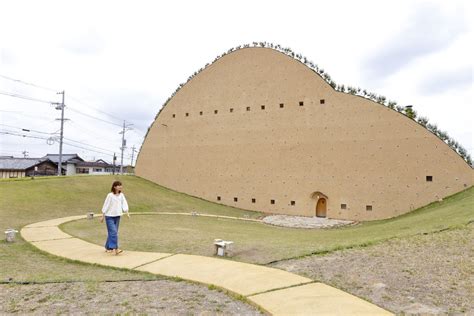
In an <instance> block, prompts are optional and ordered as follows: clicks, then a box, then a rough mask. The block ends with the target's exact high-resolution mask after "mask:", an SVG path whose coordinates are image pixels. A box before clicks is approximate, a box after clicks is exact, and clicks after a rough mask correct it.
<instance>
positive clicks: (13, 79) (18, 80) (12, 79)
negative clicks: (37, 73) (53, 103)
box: [0, 74, 58, 92]
mask: <svg viewBox="0 0 474 316" xmlns="http://www.w3.org/2000/svg"><path fill="white" fill-rule="evenodd" d="M0 77H1V78H3V79H7V80H11V81H14V82H17V83H22V84H25V85H28V86H32V87H36V88H39V89H43V90H47V91H51V92H57V91H58V90H54V89H51V88H47V87H44V86H40V85H37V84H34V83H31V82H26V81H23V80H20V79H15V78H11V77H8V76H5V75H1V74H0Z"/></svg>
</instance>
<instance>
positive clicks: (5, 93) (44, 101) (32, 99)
mask: <svg viewBox="0 0 474 316" xmlns="http://www.w3.org/2000/svg"><path fill="white" fill-rule="evenodd" d="M0 94H3V95H6V96H9V97H14V98H19V99H24V100H29V101H35V102H42V103H47V104H53V103H54V102H52V101H46V100H42V99H37V98H32V97H29V96H25V95H21V94H16V93H11V92H8V91H0Z"/></svg>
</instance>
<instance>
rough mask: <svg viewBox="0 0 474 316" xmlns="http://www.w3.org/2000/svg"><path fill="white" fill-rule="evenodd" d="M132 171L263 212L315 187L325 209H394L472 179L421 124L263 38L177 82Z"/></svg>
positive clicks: (369, 213)
mask: <svg viewBox="0 0 474 316" xmlns="http://www.w3.org/2000/svg"><path fill="white" fill-rule="evenodd" d="M323 100H324V101H323ZM300 102H302V105H300ZM280 104H283V108H282V107H281V106H280ZM262 106H264V109H262ZM247 107H250V110H247ZM231 109H232V110H231ZM215 111H217V114H216V113H215ZM201 112H202V115H200V113H201ZM173 116H174V117H173ZM136 175H138V176H140V177H143V178H146V179H149V180H151V181H154V182H156V183H159V184H160V185H163V186H165V187H169V188H171V189H174V190H176V191H180V192H184V193H187V194H190V195H194V196H198V197H202V198H204V199H207V200H210V201H215V202H218V203H223V204H226V205H232V206H236V207H240V208H244V209H250V210H257V211H264V212H270V213H282V214H297V215H305V216H314V215H315V214H316V205H317V197H316V196H315V195H314V194H313V193H315V192H321V193H322V194H324V195H325V196H327V216H328V217H330V218H339V219H354V220H373V219H382V218H388V217H393V216H397V215H400V214H402V213H406V212H408V211H410V210H412V209H414V208H417V207H420V206H423V205H425V204H428V203H430V202H432V201H436V200H438V199H439V198H442V197H445V196H447V195H451V194H453V193H456V192H458V191H461V190H463V189H464V188H466V187H469V186H471V185H472V183H473V179H472V178H473V177H472V175H473V172H472V169H471V167H470V166H468V165H467V163H466V162H464V160H463V159H462V158H460V157H459V156H458V155H457V154H456V153H455V152H454V151H453V150H451V148H449V146H447V145H446V144H444V143H443V142H442V141H441V140H440V139H438V138H437V137H436V136H435V135H433V134H432V133H430V132H429V131H427V130H426V129H425V128H424V127H422V126H420V125H419V124H418V123H416V122H414V121H413V120H411V119H409V118H407V117H405V116H404V115H402V114H399V113H397V112H396V111H393V110H390V109H389V108H386V107H384V106H382V105H380V104H377V103H375V102H372V101H369V100H366V99H364V98H362V97H358V96H352V95H348V94H345V93H340V92H336V91H335V90H333V89H332V88H331V87H330V86H329V85H328V84H327V83H325V82H324V80H323V79H321V78H320V77H319V76H318V75H317V74H315V73H314V72H313V71H311V70H310V69H309V68H307V67H306V66H305V65H303V64H302V63H300V62H298V61H296V60H294V59H292V58H290V57H288V56H286V55H284V54H282V53H279V52H277V51H274V50H271V49H266V48H247V49H241V50H239V51H236V52H233V53H231V54H229V55H226V56H225V57H223V58H221V59H220V60H218V61H217V62H215V63H214V64H212V65H211V66H209V67H208V68H207V69H205V70H204V71H203V72H201V73H200V74H199V75H198V76H196V77H195V78H194V79H193V80H191V81H190V82H189V83H188V84H186V85H185V86H184V87H183V88H182V89H181V90H180V91H179V92H178V93H177V94H176V95H175V96H174V97H173V98H172V99H171V100H170V102H169V103H168V105H167V106H166V107H165V108H164V109H163V111H162V112H161V114H160V115H159V116H158V118H157V119H156V121H155V122H154V123H153V125H152V128H151V130H150V131H149V133H148V136H147V138H146V139H145V141H144V144H143V146H142V149H141V152H140V155H139V157H138V161H137V164H136ZM427 176H431V177H432V181H429V182H428V181H427V180H426V177H427ZM218 197H220V201H219V200H218ZM234 198H237V201H234ZM252 199H255V203H252ZM271 200H274V204H272V202H271ZM292 201H294V203H293V204H294V205H292ZM341 204H345V205H346V208H345V209H342V208H343V207H342V206H341ZM368 206H371V208H372V210H367V208H368Z"/></svg>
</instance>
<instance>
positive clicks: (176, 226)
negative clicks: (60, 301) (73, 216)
mask: <svg viewBox="0 0 474 316" xmlns="http://www.w3.org/2000/svg"><path fill="white" fill-rule="evenodd" d="M472 221H474V187H472V188H470V189H468V190H466V191H463V192H461V193H458V194H456V195H454V196H452V197H450V198H448V199H445V200H444V201H443V202H436V203H433V204H431V205H429V206H426V207H424V208H421V209H419V210H416V211H414V212H411V213H409V214H406V215H403V216H400V217H397V218H394V219H390V220H383V221H374V222H366V223H362V224H359V225H356V226H350V227H347V228H339V229H326V230H314V229H313V230H309V229H294V228H282V227H274V226H269V225H266V224H262V223H255V222H245V221H239V220H231V219H221V218H219V219H217V218H208V217H190V216H175V215H137V216H134V217H132V218H131V219H130V220H129V219H128V218H122V222H121V228H120V238H121V239H120V240H121V245H122V247H123V248H125V249H130V250H141V251H156V252H171V253H188V254H199V255H206V256H210V255H212V253H213V248H212V242H213V240H214V239H215V238H221V239H225V240H232V241H234V242H235V247H234V255H233V257H232V259H233V260H238V261H246V262H252V263H260V264H266V263H269V262H272V261H276V260H282V259H287V258H294V257H299V256H305V255H309V254H312V253H324V252H329V251H333V250H337V249H343V248H348V247H356V246H364V245H368V244H372V243H376V242H380V241H383V240H387V239H389V238H394V237H404V236H411V235H416V234H421V233H431V232H435V231H440V230H444V229H450V228H455V227H461V226H464V225H466V224H468V223H469V222H472ZM63 229H64V230H65V231H66V232H68V233H70V234H72V235H75V236H78V237H80V238H83V239H86V240H89V241H91V242H94V243H97V244H102V243H103V242H104V240H105V238H106V231H105V227H104V224H102V225H101V224H100V223H99V222H98V221H88V220H80V221H75V222H70V223H67V224H65V225H64V226H63Z"/></svg>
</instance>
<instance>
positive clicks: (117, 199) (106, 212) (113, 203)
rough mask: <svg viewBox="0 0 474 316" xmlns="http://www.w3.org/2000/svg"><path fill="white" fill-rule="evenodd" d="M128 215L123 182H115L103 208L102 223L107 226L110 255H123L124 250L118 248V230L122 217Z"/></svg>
mask: <svg viewBox="0 0 474 316" xmlns="http://www.w3.org/2000/svg"><path fill="white" fill-rule="evenodd" d="M123 213H126V214H127V216H128V217H130V214H129V213H128V203H127V200H126V199H125V195H123V193H122V182H120V181H115V182H114V183H113V184H112V189H111V192H110V193H109V194H107V197H106V198H105V202H104V206H103V207H102V217H101V219H100V222H101V223H103V222H104V218H105V223H106V224H107V241H106V242H105V251H106V252H108V253H112V252H115V254H116V255H118V254H119V253H122V252H123V250H122V249H120V248H119V247H118V228H119V223H120V217H121V216H122V215H123Z"/></svg>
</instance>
